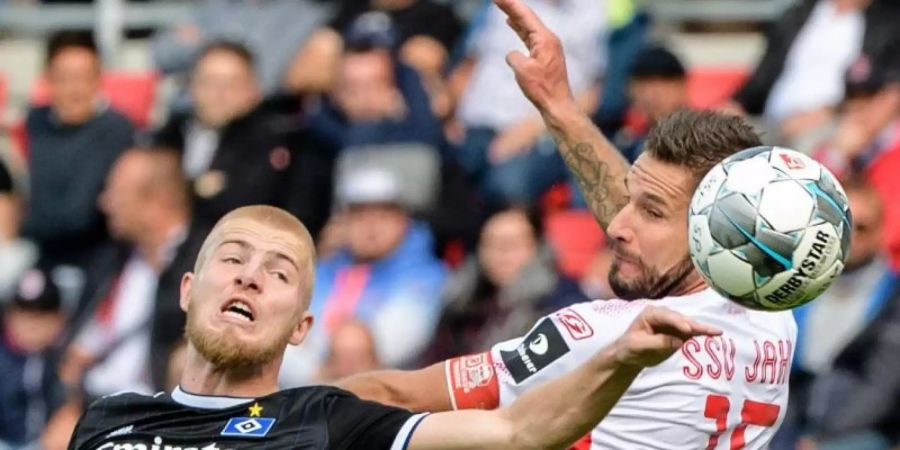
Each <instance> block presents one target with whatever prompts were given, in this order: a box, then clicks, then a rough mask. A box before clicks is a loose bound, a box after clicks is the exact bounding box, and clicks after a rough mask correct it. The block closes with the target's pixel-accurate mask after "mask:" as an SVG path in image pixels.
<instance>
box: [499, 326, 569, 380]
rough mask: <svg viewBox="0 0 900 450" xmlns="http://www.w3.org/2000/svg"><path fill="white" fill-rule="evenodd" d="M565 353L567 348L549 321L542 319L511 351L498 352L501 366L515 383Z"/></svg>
mask: <svg viewBox="0 0 900 450" xmlns="http://www.w3.org/2000/svg"><path fill="white" fill-rule="evenodd" d="M566 353H569V346H568V345H566V341H565V339H563V337H562V334H560V332H559V329H558V328H557V327H556V325H554V323H553V321H552V320H550V319H547V318H545V319H543V320H541V322H540V323H538V325H537V326H536V327H534V329H532V330H531V332H530V333H528V335H527V336H525V339H523V340H522V343H520V344H519V346H518V347H516V349H515V350H512V351H504V350H501V351H500V357H501V358H502V359H503V364H504V365H505V366H506V369H507V370H508V371H509V374H510V375H511V376H512V378H513V380H515V381H516V383H521V382H522V381H525V380H526V379H528V377H530V376H532V375H534V374H536V373H538V372H539V371H540V370H541V369H543V368H545V367H547V366H549V365H550V364H551V363H552V362H553V361H556V360H557V359H559V358H560V357H562V356H563V355H565V354H566Z"/></svg>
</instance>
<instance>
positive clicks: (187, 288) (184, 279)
mask: <svg viewBox="0 0 900 450" xmlns="http://www.w3.org/2000/svg"><path fill="white" fill-rule="evenodd" d="M193 284H194V274H193V273H191V272H185V274H184V275H182V276H181V297H180V298H179V299H178V304H179V305H181V310H182V311H184V312H187V310H188V306H189V305H190V304H191V289H192V288H193Z"/></svg>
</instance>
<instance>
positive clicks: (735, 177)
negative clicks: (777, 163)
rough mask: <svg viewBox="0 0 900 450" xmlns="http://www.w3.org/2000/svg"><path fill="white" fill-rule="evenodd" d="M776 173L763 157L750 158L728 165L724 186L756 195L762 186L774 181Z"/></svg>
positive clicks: (731, 189) (742, 192)
mask: <svg viewBox="0 0 900 450" xmlns="http://www.w3.org/2000/svg"><path fill="white" fill-rule="evenodd" d="M775 178H776V173H775V171H774V170H772V167H771V166H770V165H769V163H768V161H766V160H765V159H763V158H751V159H747V160H744V161H740V162H737V163H732V164H731V165H730V166H729V167H728V178H726V179H725V184H724V188H725V189H728V190H729V191H732V192H740V193H741V194H745V195H757V194H759V193H760V191H762V189H763V187H765V186H766V185H767V184H769V183H771V182H772V181H774V180H775Z"/></svg>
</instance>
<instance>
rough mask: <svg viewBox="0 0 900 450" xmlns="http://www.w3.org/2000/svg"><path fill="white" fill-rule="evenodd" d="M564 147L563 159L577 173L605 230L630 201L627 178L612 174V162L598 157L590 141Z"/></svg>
mask: <svg viewBox="0 0 900 450" xmlns="http://www.w3.org/2000/svg"><path fill="white" fill-rule="evenodd" d="M563 147H565V150H564V151H563V159H564V160H565V162H566V165H567V166H568V167H569V170H571V171H572V173H574V174H575V179H576V180H577V181H578V187H579V188H581V192H582V194H584V199H585V201H586V202H587V205H588V208H590V210H591V212H592V213H593V214H594V218H596V219H597V222H599V223H600V226H601V227H603V230H604V231H606V228H607V227H608V226H609V223H610V222H611V221H612V218H613V217H615V215H616V213H618V212H619V210H620V209H622V208H624V207H625V205H626V204H627V203H628V194H627V192H626V191H625V180H624V179H622V178H621V177H617V176H613V175H611V174H610V167H609V163H608V162H607V161H603V160H601V159H599V158H598V157H597V154H596V150H595V149H594V147H593V146H592V145H591V144H589V143H587V142H579V143H576V144H575V145H573V146H571V147H570V146H568V145H566V146H563Z"/></svg>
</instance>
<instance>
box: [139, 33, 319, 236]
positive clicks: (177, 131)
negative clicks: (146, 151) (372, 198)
mask: <svg viewBox="0 0 900 450" xmlns="http://www.w3.org/2000/svg"><path fill="white" fill-rule="evenodd" d="M253 64H254V59H253V55H251V53H250V52H249V50H247V48H246V47H244V46H242V45H240V44H235V43H230V42H225V41H222V42H214V43H212V44H210V45H209V46H207V47H206V48H205V49H204V50H203V51H202V52H201V53H200V54H199V56H198V58H197V61H196V64H195V66H194V70H193V75H192V77H191V96H192V97H193V104H194V106H193V110H192V111H191V112H186V113H178V114H173V115H172V116H171V117H170V119H169V122H168V123H167V124H166V125H165V126H163V128H162V129H161V130H160V131H159V132H158V133H157V135H156V139H155V140H156V144H157V145H160V146H164V147H171V148H176V149H179V150H180V151H181V153H182V167H183V170H184V173H185V174H186V176H187V178H188V179H189V180H190V181H191V182H192V185H193V202H194V221H195V225H197V226H198V227H199V229H201V230H202V229H205V228H208V227H211V226H212V225H213V224H214V223H215V222H216V221H217V220H218V219H219V218H220V217H222V216H223V215H225V214H226V213H227V212H228V211H231V210H232V209H235V208H237V207H240V206H246V205H251V204H270V205H275V206H279V207H282V208H285V209H287V210H289V211H291V212H292V213H294V214H295V215H296V216H297V217H299V218H300V219H301V220H303V221H304V223H305V224H306V225H307V226H308V227H309V228H310V230H311V231H312V232H313V233H316V232H317V231H318V229H319V228H321V226H322V225H323V224H324V222H325V220H326V219H327V217H328V210H329V206H330V198H329V194H330V192H331V191H330V189H331V164H332V161H331V155H329V154H328V153H327V152H325V151H324V150H323V151H319V149H320V148H321V146H318V147H317V146H315V145H310V146H305V145H295V141H294V139H295V138H294V137H293V136H294V135H295V134H296V133H295V132H296V127H295V126H294V125H292V124H290V123H286V122H285V121H283V120H282V118H281V117H280V116H278V115H276V114H275V113H273V112H272V111H270V110H269V109H267V108H266V107H265V106H263V105H261V104H260V99H261V95H260V88H259V85H258V83H257V80H256V76H255V75H254V71H253ZM298 139H299V138H298ZM294 147H298V148H299V149H298V150H297V151H292V150H291V149H292V148H294Z"/></svg>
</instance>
